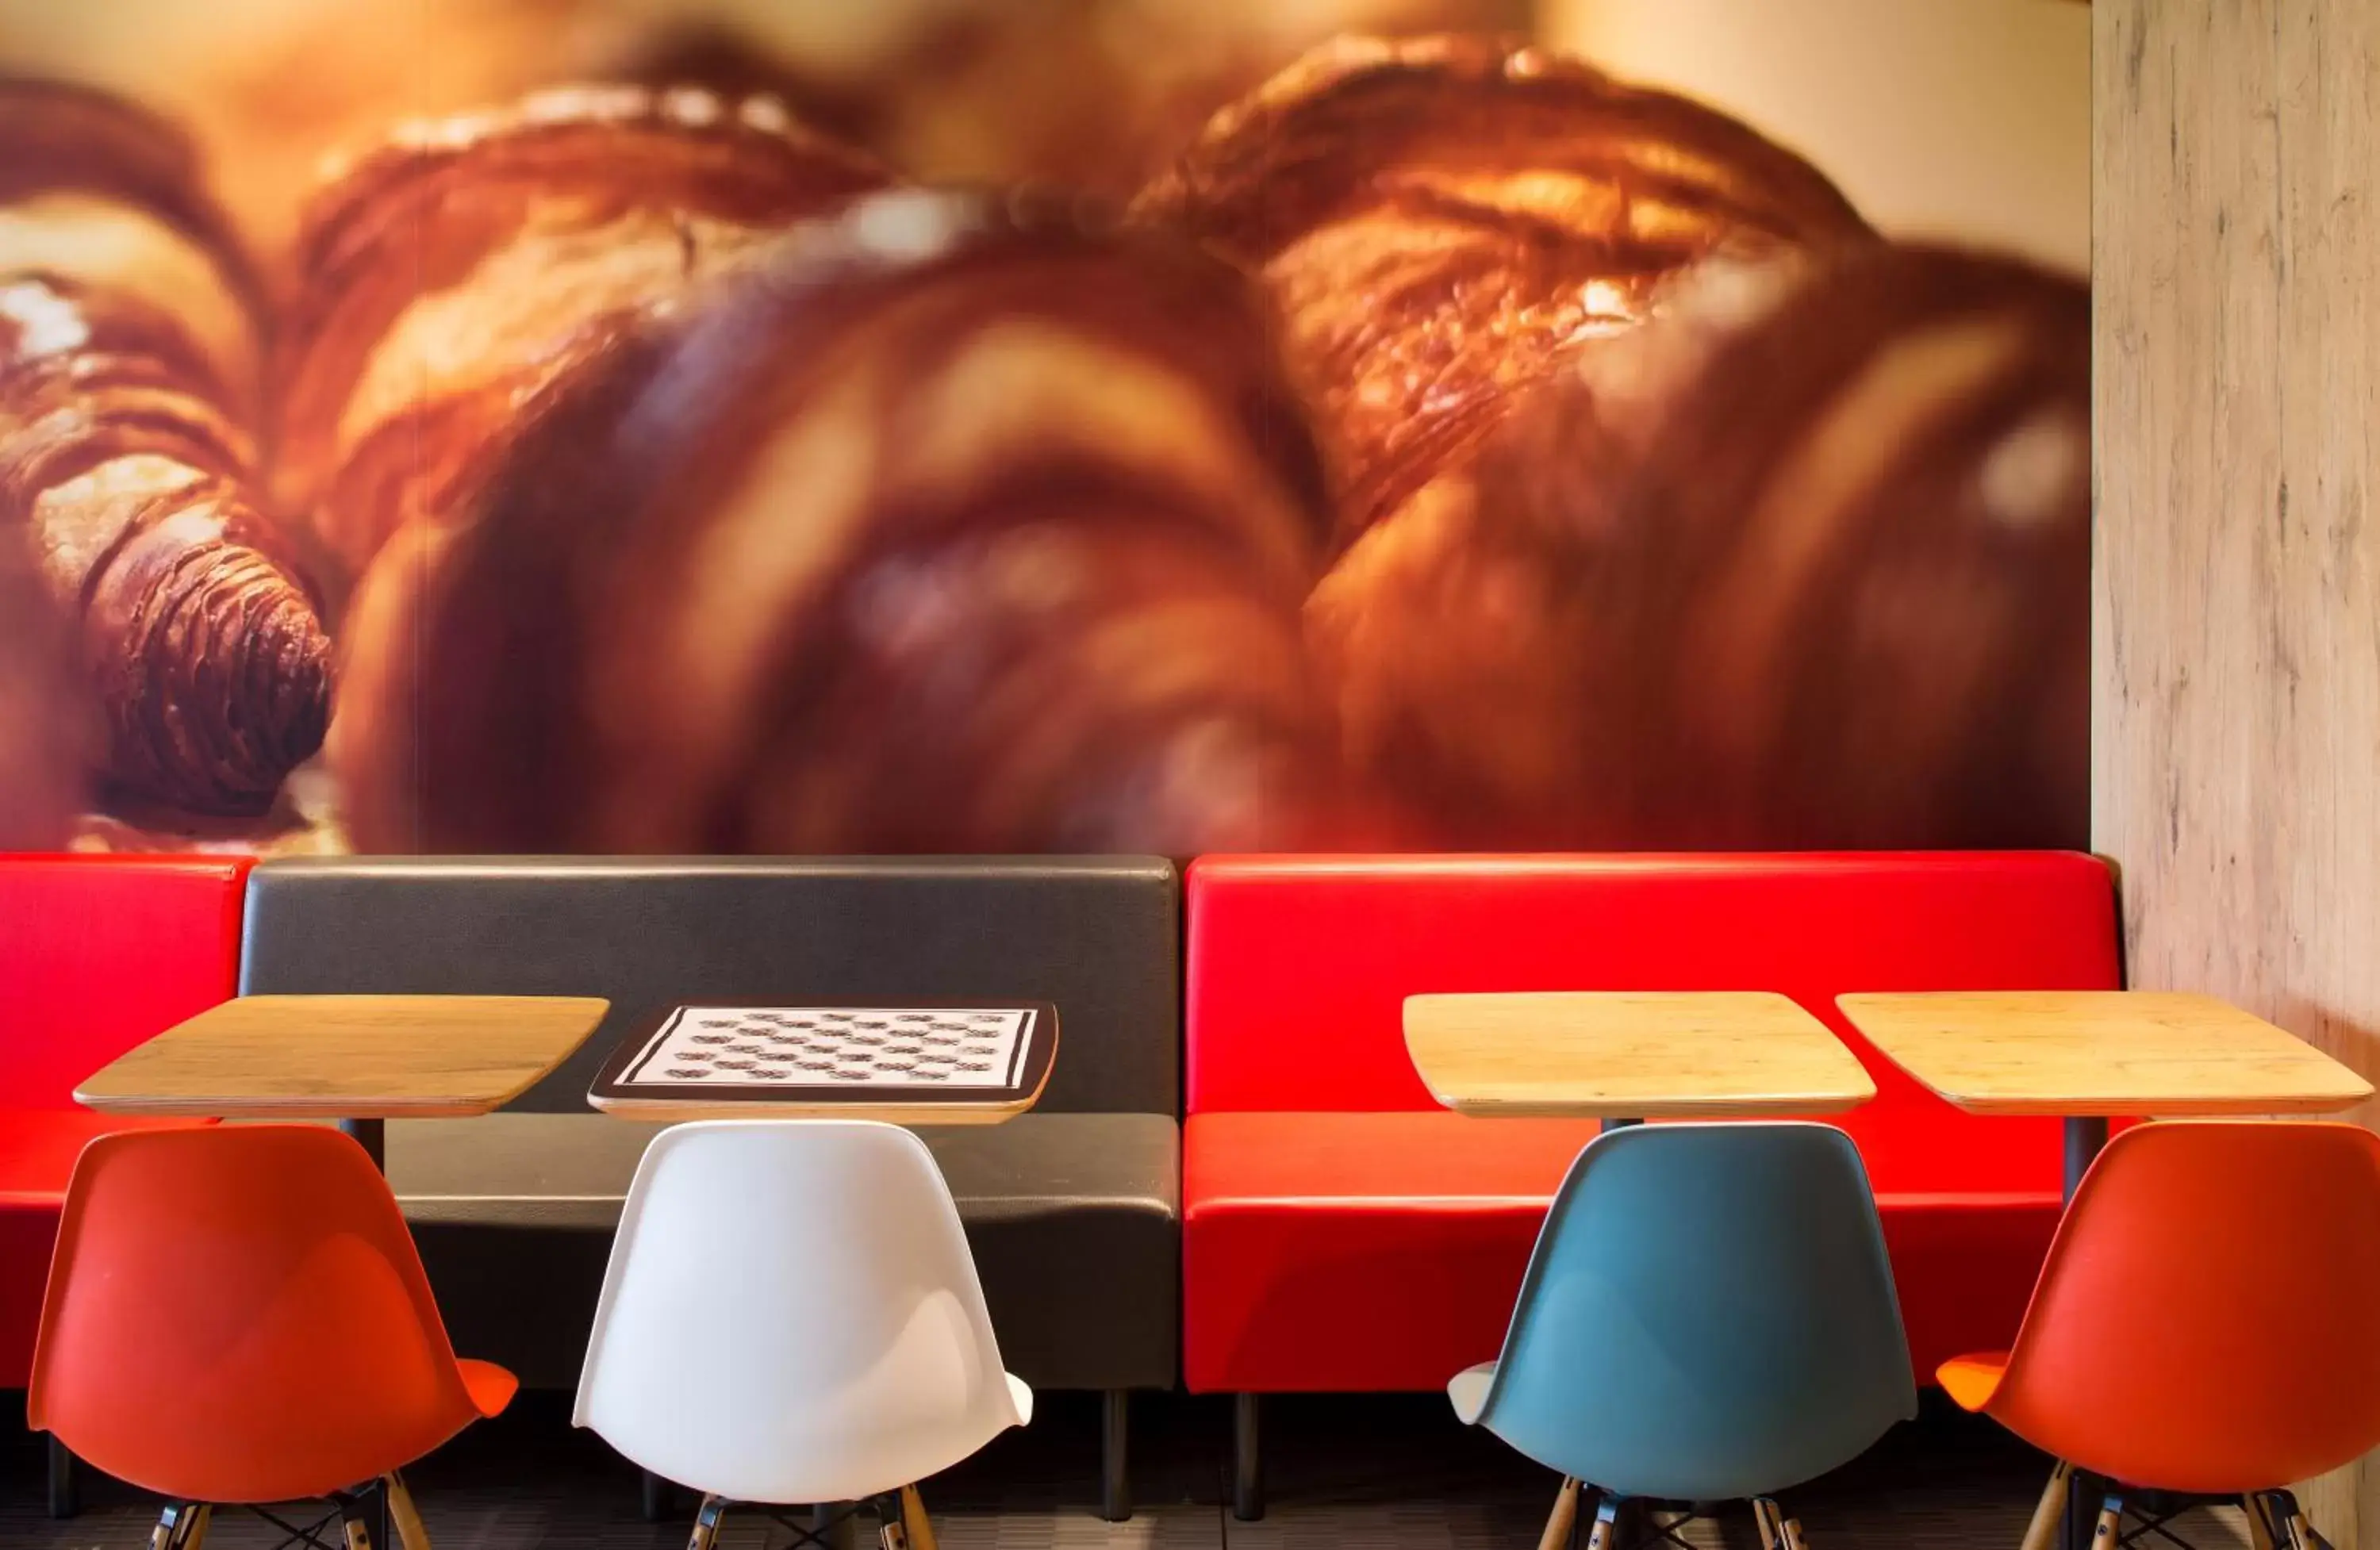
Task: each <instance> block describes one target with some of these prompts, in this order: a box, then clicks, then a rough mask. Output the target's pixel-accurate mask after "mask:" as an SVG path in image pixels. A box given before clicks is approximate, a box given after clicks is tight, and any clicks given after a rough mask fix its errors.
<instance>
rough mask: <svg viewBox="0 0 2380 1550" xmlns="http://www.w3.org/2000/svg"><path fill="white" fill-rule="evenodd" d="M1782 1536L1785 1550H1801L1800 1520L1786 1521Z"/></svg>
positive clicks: (1790, 1519) (1791, 1519)
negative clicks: (1783, 1535) (1783, 1536)
mask: <svg viewBox="0 0 2380 1550" xmlns="http://www.w3.org/2000/svg"><path fill="white" fill-rule="evenodd" d="M1784 1534H1785V1550H1803V1540H1802V1520H1800V1519H1799V1518H1788V1519H1786V1520H1785V1528H1784Z"/></svg>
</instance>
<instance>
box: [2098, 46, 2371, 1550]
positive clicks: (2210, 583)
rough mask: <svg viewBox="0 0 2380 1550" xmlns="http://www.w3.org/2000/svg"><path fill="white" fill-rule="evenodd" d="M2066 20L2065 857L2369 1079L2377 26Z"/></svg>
mask: <svg viewBox="0 0 2380 1550" xmlns="http://www.w3.org/2000/svg"><path fill="white" fill-rule="evenodd" d="M2093 22H2094V39H2093V42H2094V51H2093V72H2094V76H2095V84H2094V91H2095V101H2094V118H2095V125H2094V129H2095V142H2096V143H2095V169H2094V171H2095V176H2094V188H2095V199H2094V223H2095V230H2094V248H2095V253H2094V269H2095V285H2094V288H2095V318H2096V322H2095V331H2096V338H2095V373H2096V377H2097V384H2096V393H2095V437H2096V442H2097V458H2096V462H2097V478H2098V497H2099V498H2098V526H2097V534H2098V538H2097V545H2098V563H2097V566H2096V573H2097V575H2096V593H2097V596H2096V603H2095V612H2096V619H2095V623H2096V636H2097V642H2096V649H2095V658H2096V661H2095V681H2096V682H2095V694H2094V720H2095V731H2094V738H2093V742H2094V756H2093V757H2094V759H2095V766H2096V768H2095V772H2094V780H2093V788H2094V793H2093V802H2094V809H2095V810H2094V844H2095V848H2097V849H2099V850H2101V851H2103V852H2105V853H2107V854H2108V855H2110V856H2111V857H2113V858H2114V859H2115V860H2116V861H2117V862H2118V863H2119V866H2121V869H2122V878H2123V890H2122V891H2123V910H2124V935H2125V944H2126V949H2127V961H2128V964H2129V968H2130V972H2131V982H2132V983H2133V984H2135V985H2141V986H2148V987H2183V988H2189V989H2198V990H2207V991H2212V992H2214V993H2216V994H2217V995H2221V996H2223V997H2225V998H2226V999H2230V1000H2232V1001H2236V1002H2237V1003H2239V1004H2240V1005H2241V1006H2244V1007H2246V1008H2248V1009H2249V1010H2250V1011H2255V1012H2257V1013H2260V1014H2261V1015H2263V1016H2265V1017H2269V1018H2271V1019H2272V1020H2273V1021H2274V1022H2276V1023H2279V1024H2281V1025H2282V1026H2283V1027H2286V1028H2288V1029H2289V1030H2290V1031H2291V1032H2292V1033H2296V1034H2299V1035H2303V1036H2304V1037H2306V1038H2308V1039H2310V1040H2312V1041H2313V1043H2315V1044H2316V1045H2319V1046H2320V1047H2323V1048H2324V1049H2326V1050H2328V1051H2329V1052H2330V1053H2331V1054H2333V1055H2336V1056H2338V1058H2339V1059H2341V1060H2344V1061H2346V1062H2347V1063H2348V1064H2349V1065H2350V1066H2353V1067H2355V1068H2356V1069H2357V1070H2358V1071H2361V1072H2364V1073H2365V1074H2366V1075H2370V1074H2373V1073H2374V1072H2380V1046H2376V1045H2375V1030H2380V789H2375V784H2376V782H2375V774H2380V526H2375V525H2380V187H2375V182H2374V167H2375V166H2380V6H2374V5H2373V4H2372V3H2371V0H2256V3H2253V4H2252V3H2248V0H2193V3H2190V4H2182V3H2177V0H2101V3H2100V4H2099V5H2097V6H2095V7H2094V14H2093ZM2370 1115H2371V1110H2370V1109H2369V1108H2366V1109H2365V1110H2363V1111H2362V1113H2361V1114H2360V1116H2359V1117H2361V1118H2363V1119H2365V1120H2366V1121H2367V1122H2368V1121H2369V1119H2370ZM2375 1483H2380V1471H2375V1470H2374V1469H2373V1468H2371V1467H2370V1464H2369V1461H2367V1462H2366V1464H2365V1465H2364V1466H2362V1468H2361V1469H2360V1470H2357V1471H2342V1472H2341V1473H2339V1474H2337V1475H2333V1476H2330V1477H2327V1478H2326V1479H2325V1480H2324V1481H2323V1482H2321V1483H2319V1484H2317V1485H2315V1486H2313V1487H2311V1488H2309V1489H2308V1490H2307V1491H2306V1493H2305V1499H2306V1502H2307V1505H2308V1507H2309V1508H2310V1509H2311V1510H2312V1512H2313V1516H2314V1518H2315V1520H2317V1521H2318V1522H2320V1523H2321V1524H2322V1525H2323V1528H2324V1531H2325V1533H2326V1534H2328V1535H2329V1536H2330V1537H2331V1538H2332V1539H2333V1540H2334V1541H2335V1542H2337V1543H2338V1544H2339V1545H2341V1546H2342V1547H2351V1546H2355V1545H2359V1544H2360V1545H2362V1546H2363V1547H2364V1550H2380V1498H2376V1497H2375V1492H2374V1486H2375Z"/></svg>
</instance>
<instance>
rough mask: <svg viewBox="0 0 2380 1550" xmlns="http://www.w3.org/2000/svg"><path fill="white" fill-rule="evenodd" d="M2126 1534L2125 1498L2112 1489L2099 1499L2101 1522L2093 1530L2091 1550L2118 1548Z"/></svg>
mask: <svg viewBox="0 0 2380 1550" xmlns="http://www.w3.org/2000/svg"><path fill="white" fill-rule="evenodd" d="M2123 1534H2124V1498H2123V1497H2122V1496H2119V1495H2118V1494H2117V1493H2115V1492H2113V1491H2110V1492H2108V1493H2107V1495H2106V1496H2103V1497H2101V1498H2100V1500H2099V1523H2098V1526H2097V1527H2096V1528H2095V1529H2093V1530H2092V1531H2091V1550H2116V1546H2117V1544H2118V1542H2119V1540H2121V1539H2122V1538H2123Z"/></svg>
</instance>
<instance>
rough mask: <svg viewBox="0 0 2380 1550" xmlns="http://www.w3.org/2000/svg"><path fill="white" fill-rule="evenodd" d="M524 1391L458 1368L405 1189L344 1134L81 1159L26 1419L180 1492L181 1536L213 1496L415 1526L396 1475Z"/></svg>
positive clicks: (251, 1132)
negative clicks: (329, 1508)
mask: <svg viewBox="0 0 2380 1550" xmlns="http://www.w3.org/2000/svg"><path fill="white" fill-rule="evenodd" d="M514 1387H516V1386H515V1384H514V1381H513V1377H512V1374H509V1373H507V1372H505V1371H504V1369H503V1368H501V1367H496V1366H493V1365H492V1364H490V1363H488V1362H459V1361H457V1360H456V1359H455V1352H454V1349H453V1347H451V1346H450V1345H448V1344H447V1340H446V1330H445V1326H444V1325H443V1323H442V1322H441V1321H440V1319H439V1316H438V1308H437V1304H436V1303H435V1302H432V1301H431V1292H430V1283H429V1281H428V1279H427V1278H425V1277H424V1276H423V1274H422V1270H421V1261H420V1258H419V1255H418V1254H417V1253H415V1251H414V1245H413V1239H412V1237H411V1236H410V1235H409V1234H408V1233H407V1231H406V1227H405V1220H404V1217H402V1216H400V1215H399V1214H398V1211H397V1205H396V1201H395V1197H393V1196H392V1195H391V1194H390V1193H389V1190H388V1185H387V1183H386V1181H383V1179H382V1178H381V1176H380V1174H379V1173H378V1172H377V1171H376V1170H375V1169H373V1167H372V1165H371V1162H370V1159H369V1158H368V1157H367V1156H365V1155H364V1151H363V1148H361V1147H360V1146H358V1145H357V1144H356V1143H355V1142H354V1141H352V1140H350V1139H349V1138H348V1137H346V1136H344V1135H342V1134H340V1133H339V1132H336V1131H333V1130H329V1129H326V1128H321V1127H316V1126H310V1125H261V1126H242V1127H225V1128H223V1129H210V1130H191V1131H162V1132H138V1133H131V1134H124V1135H111V1136H103V1137H101V1138H100V1139H98V1140H96V1141H93V1142H92V1143H91V1144H90V1145H89V1146H87V1147H86V1148H84V1150H83V1153H82V1156H80V1157H79V1159H78V1160H77V1162H76V1164H75V1171H74V1177H73V1179H72V1181H70V1182H69V1184H68V1185H67V1202H66V1211H65V1216H64V1218H63V1220H62V1221H61V1223H60V1226H59V1230H58V1247H57V1253H56V1255H55V1258H54V1259H53V1260H52V1261H51V1265H50V1282H49V1290H48V1293H47V1296H46V1298H45V1300H44V1302H43V1304H42V1327H41V1334H40V1337H39V1338H38V1340H37V1342H36V1343H35V1346H34V1350H33V1372H32V1385H31V1391H30V1394H29V1396H28V1398H27V1406H26V1408H27V1413H28V1417H29V1419H30V1423H31V1424H32V1425H33V1426H34V1428H36V1429H37V1430H42V1431H47V1432H49V1433H51V1434H52V1435H55V1436H56V1437H57V1438H58V1440H60V1441H61V1442H63V1443H65V1444H66V1445H67V1447H71V1448H72V1449H74V1451H75V1452H76V1453H78V1454H80V1455H81V1456H82V1457H83V1458H85V1459H89V1460H90V1461H91V1463H93V1464H95V1465H97V1466H98V1467H99V1468H101V1469H103V1470H105V1471H108V1472H109V1473H111V1474H114V1475H116V1476H118V1477H120V1478H122V1479H124V1480H128V1481H130V1482H131V1483H134V1484H136V1485H140V1486H142V1487H145V1488H146V1489H148V1490H151V1491H154V1492H157V1493H159V1494H160V1495H162V1496H166V1497H168V1498H169V1499H171V1500H172V1501H173V1502H174V1503H175V1504H176V1505H175V1506H174V1507H171V1508H168V1509H167V1512H166V1522H165V1525H164V1528H162V1529H161V1531H160V1532H161V1534H162V1535H163V1539H162V1541H161V1542H162V1543H169V1544H185V1543H188V1541H189V1538H190V1531H191V1527H192V1522H193V1517H194V1515H201V1514H202V1513H203V1510H204V1504H212V1503H244V1504H251V1505H252V1504H257V1503H265V1502H282V1501H293V1500H300V1499H309V1498H329V1499H330V1500H332V1501H334V1502H335V1503H337V1504H338V1506H339V1508H340V1510H341V1515H342V1516H343V1517H345V1518H346V1520H347V1521H348V1524H349V1528H350V1542H351V1543H352V1542H353V1538H354V1533H355V1531H356V1530H358V1529H359V1528H363V1527H365V1525H366V1524H367V1522H368V1521H369V1520H368V1519H367V1517H366V1507H367V1504H368V1503H369V1502H370V1501H371V1500H372V1498H373V1497H374V1496H375V1495H376V1494H377V1493H378V1492H379V1491H380V1490H382V1489H385V1491H386V1498H385V1499H387V1500H388V1501H389V1503H390V1506H391V1507H392V1508H393V1510H394V1511H395V1515H396V1518H397V1521H398V1524H399V1526H400V1528H413V1527H416V1526H417V1523H418V1520H415V1519H414V1518H413V1517H412V1514H411V1510H410V1506H411V1504H410V1502H409V1500H408V1499H407V1498H406V1497H405V1496H404V1493H403V1484H402V1482H401V1481H399V1480H397V1479H396V1478H395V1476H396V1471H397V1470H398V1469H399V1468H400V1467H401V1466H403V1465H405V1464H407V1463H410V1462H412V1461H413V1460H414V1459H418V1458H419V1457H421V1456H422V1455H423V1454H425V1453H428V1452H429V1451H430V1450H431V1449H432V1448H434V1447H437V1446H438V1445H439V1444H441V1443H443V1442H444V1441H445V1440H446V1439H447V1438H449V1437H451V1436H453V1435H455V1433H457V1432H459V1431H461V1430H462V1429H463V1428H464V1427H465V1426H467V1425H468V1424H470V1423H472V1422H473V1421H476V1420H478V1419H479V1418H480V1417H481V1416H488V1415H494V1414H495V1413H497V1412H498V1411H501V1410H503V1409H504V1405H505V1404H506V1402H507V1401H509V1400H510V1399H511V1398H512V1395H513V1390H514ZM372 1516H375V1517H376V1516H378V1515H377V1514H373V1515H372ZM201 1520H202V1518H201ZM406 1537H407V1540H408V1542H409V1543H411V1544H416V1545H419V1544H420V1538H419V1533H418V1532H408V1533H407V1536H406Z"/></svg>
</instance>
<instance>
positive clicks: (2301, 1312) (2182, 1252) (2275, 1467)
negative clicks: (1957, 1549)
mask: <svg viewBox="0 0 2380 1550" xmlns="http://www.w3.org/2000/svg"><path fill="white" fill-rule="evenodd" d="M1940 1377H1941V1380H1942V1387H1944V1388H1945V1389H1946V1390H1947V1391H1949V1395H1950V1397H1951V1398H1952V1399H1956V1400H1957V1401H1958V1402H1959V1403H1960V1404H1961V1405H1963V1406H1965V1407H1966V1408H1967V1409H1969V1410H1971V1411H1983V1412H1985V1414H1988V1415H1991V1416H1993V1417H1996V1418H1997V1419H1998V1420H1999V1421H2000V1422H2001V1423H2003V1424H2004V1425H2006V1426H2007V1427H2008V1428H2009V1429H2010V1431H2012V1432H2014V1433H2016V1434H2017V1435H2019V1436H2021V1437H2022V1438H2024V1439H2025V1440H2026V1441H2027V1442H2030V1443H2032V1444H2034V1446H2035V1447H2040V1448H2042V1449H2044V1450H2045V1451H2046V1452H2048V1453H2050V1454H2052V1455H2054V1456H2055V1457H2057V1458H2058V1459H2061V1460H2064V1461H2065V1462H2064V1463H2062V1464H2061V1465H2060V1468H2059V1474H2058V1477H2057V1478H2054V1479H2053V1480H2052V1482H2051V1493H2052V1498H2053V1499H2054V1498H2056V1497H2058V1496H2062V1495H2063V1487H2064V1483H2065V1480H2066V1477H2067V1473H2068V1471H2069V1469H2071V1470H2072V1471H2079V1472H2081V1473H2084V1474H2088V1475H2091V1476H2095V1477H2097V1479H2098V1481H2099V1482H2100V1483H2101V1484H2102V1487H2103V1491H2102V1494H2103V1496H2104V1497H2105V1498H2106V1499H2105V1501H2104V1502H2103V1503H2102V1504H2101V1521H2102V1523H2103V1524H2105V1525H2107V1528H2108V1532H2109V1533H2110V1535H2111V1537H2112V1535H2113V1533H2114V1532H2115V1524H2116V1523H2118V1522H2120V1519H2121V1515H2122V1511H2123V1505H2122V1495H2123V1491H2124V1489H2125V1488H2126V1487H2131V1488H2133V1489H2136V1490H2143V1491H2157V1492H2166V1493H2172V1494H2175V1495H2179V1496H2191V1497H2199V1498H2204V1497H2217V1498H2222V1497H2238V1498H2240V1500H2241V1502H2242V1505H2244V1506H2246V1507H2247V1508H2248V1509H2249V1510H2250V1511H2251V1512H2252V1513H2253V1514H2256V1515H2257V1516H2258V1517H2259V1519H2260V1520H2261V1522H2262V1524H2263V1526H2264V1527H2265V1529H2266V1531H2267V1532H2270V1533H2271V1534H2272V1535H2273V1537H2274V1539H2275V1541H2276V1542H2277V1543H2280V1544H2289V1543H2290V1542H2291V1541H2293V1540H2294V1541H2299V1542H2301V1543H2312V1542H2313V1533H2312V1531H2311V1529H2309V1528H2308V1527H2307V1526H2306V1525H2305V1522H2304V1520H2303V1519H2302V1517H2301V1516H2300V1515H2299V1514H2298V1512H2297V1510H2296V1508H2295V1505H2294V1503H2293V1502H2291V1501H2290V1500H2289V1496H2288V1493H2287V1492H2286V1491H2285V1490H2284V1489H2283V1487H2285V1486H2286V1485H2287V1484H2288V1483H2289V1482H2291V1481H2297V1480H2306V1479H2311V1478H2312V1477H2313V1476H2314V1475H2317V1474H2321V1473H2323V1472H2324V1471H2327V1470H2331V1469H2335V1468H2337V1467H2338V1466H2339V1465H2341V1464H2344V1463H2347V1462H2348V1461H2349V1460H2350V1459H2355V1458H2357V1457H2358V1456H2360V1455H2362V1453H2364V1452H2366V1451H2368V1450H2369V1449H2371V1448H2372V1447H2374V1446H2375V1445H2380V1136H2375V1135H2374V1134H2373V1133H2372V1132H2369V1131H2366V1130H2363V1129H2361V1128H2360V1127H2357V1126H2353V1125H2342V1124H2313V1123H2299V1122H2290V1123H2278V1122H2254V1123H2215V1122H2173V1121H2169V1122H2165V1123H2158V1124H2149V1125H2140V1126H2136V1127H2134V1128H2132V1129H2131V1130H2127V1131H2125V1132H2123V1133H2122V1134H2120V1135H2119V1136H2117V1137H2116V1139H2115V1140H2114V1141H2113V1142H2111V1143H2110V1144H2108V1147H2107V1151H2106V1152H2104V1153H2102V1154H2101V1155H2100V1156H2099V1159H2098V1161H2097V1162H2096V1163H2095V1164H2094V1165H2093V1166H2092V1169H2091V1171H2090V1172H2089V1173H2088V1174H2087V1175H2085V1176H2084V1178H2083V1184H2082V1187H2081V1189H2080V1190H2078V1191H2077V1192H2076V1193H2075V1196H2074V1201H2073V1204H2072V1205H2070V1206H2069V1207H2068V1208H2067V1212H2066V1218H2065V1220H2064V1221H2063V1222H2062V1223H2061V1224H2060V1225H2059V1227H2058V1236H2057V1238H2056V1240H2055V1241H2053V1242H2052V1243H2051V1245H2050V1249H2049V1256H2048V1259H2047V1260H2046V1262H2045V1263H2044V1265H2042V1269H2041V1278H2040V1280H2039V1281H2038V1282H2037V1283H2036V1284H2035V1285H2034V1293H2033V1302H2032V1304H2031V1306H2030V1307H2028V1308H2027V1309H2026V1311H2025V1315H2024V1323H2023V1325H2022V1327H2021V1328H2020V1329H2019V1330H2018V1332H2017V1338H2016V1345H2015V1347H2014V1349H2013V1350H2009V1351H2005V1352H1995V1353H1992V1354H1988V1355H1980V1356H1964V1357H1960V1358H1958V1359H1957V1360H1955V1361H1952V1362H1945V1363H1944V1364H1943V1366H1942V1368H1941V1369H1940ZM2043 1507H2044V1509H2043V1511H2042V1512H2041V1513H2040V1514H2038V1515H2037V1516H2036V1518H2035V1527H2036V1533H2035V1534H2034V1535H2032V1536H2028V1541H2027V1543H2028V1544H2032V1543H2034V1542H2035V1541H2036V1540H2042V1541H2046V1538H2047V1537H2048V1533H2049V1527H2048V1526H2049V1525H2050V1524H2051V1523H2053V1522H2054V1521H2055V1519H2056V1516H2057V1514H2056V1512H2055V1511H2054V1510H2052V1508H2051V1505H2050V1500H2048V1499H2046V1500H2045V1502H2044V1504H2043Z"/></svg>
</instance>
